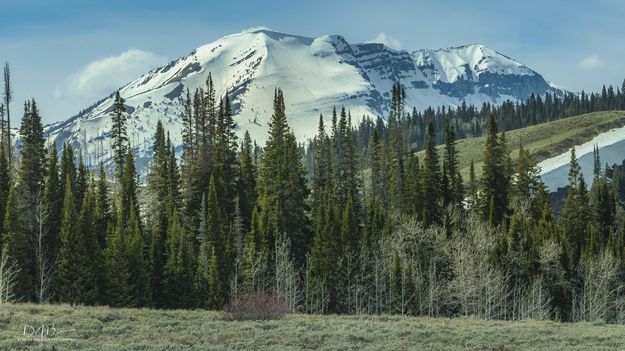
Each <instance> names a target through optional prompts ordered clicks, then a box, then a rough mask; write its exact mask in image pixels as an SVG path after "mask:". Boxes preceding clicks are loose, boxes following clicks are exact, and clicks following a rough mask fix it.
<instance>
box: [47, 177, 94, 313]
mask: <svg viewBox="0 0 625 351" xmlns="http://www.w3.org/2000/svg"><path fill="white" fill-rule="evenodd" d="M81 229H84V228H80V226H79V225H78V210H77V207H76V202H75V200H74V193H73V190H72V183H71V179H70V178H69V176H68V177H67V178H66V181H65V195H64V197H63V214H62V221H61V248H60V250H59V257H58V267H59V268H58V274H57V277H56V295H57V297H58V299H59V301H61V302H65V303H71V304H77V303H87V301H86V296H85V293H86V290H87V286H86V285H87V284H88V282H89V281H93V280H94V279H93V278H94V277H91V276H89V274H88V272H87V267H86V266H87V264H88V262H87V261H88V259H89V257H88V255H90V254H91V253H89V252H87V247H86V243H85V240H84V233H83V232H82V231H81Z"/></svg>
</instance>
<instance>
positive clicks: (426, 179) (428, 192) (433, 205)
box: [421, 121, 441, 227]
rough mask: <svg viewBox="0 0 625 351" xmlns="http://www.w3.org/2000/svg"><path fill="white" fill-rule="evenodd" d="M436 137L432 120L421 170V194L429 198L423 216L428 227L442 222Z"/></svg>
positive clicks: (424, 206)
mask: <svg viewBox="0 0 625 351" xmlns="http://www.w3.org/2000/svg"><path fill="white" fill-rule="evenodd" d="M435 138H436V135H435V133H434V124H433V123H432V121H430V123H429V125H428V135H427V140H426V143H425V158H424V161H423V169H422V170H421V194H422V196H423V199H427V201H424V203H423V214H422V215H421V218H422V221H423V225H424V226H426V227H427V226H430V225H433V224H439V223H441V204H440V199H441V194H440V192H441V183H440V179H441V175H440V169H439V162H438V152H437V150H436V144H435Z"/></svg>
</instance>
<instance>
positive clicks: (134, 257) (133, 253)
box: [124, 203, 152, 307]
mask: <svg viewBox="0 0 625 351" xmlns="http://www.w3.org/2000/svg"><path fill="white" fill-rule="evenodd" d="M124 229H125V238H124V239H125V240H126V245H125V246H126V250H125V253H126V262H127V265H128V273H129V277H128V278H129V280H128V286H129V293H130V300H129V305H128V307H143V306H149V305H150V304H151V299H152V295H151V291H150V277H149V270H148V264H147V263H146V259H145V255H144V252H145V247H144V240H143V237H142V235H141V230H140V227H139V216H138V215H137V212H136V210H135V206H134V204H133V203H131V204H130V213H129V216H128V219H127V221H126V227H125V228H124Z"/></svg>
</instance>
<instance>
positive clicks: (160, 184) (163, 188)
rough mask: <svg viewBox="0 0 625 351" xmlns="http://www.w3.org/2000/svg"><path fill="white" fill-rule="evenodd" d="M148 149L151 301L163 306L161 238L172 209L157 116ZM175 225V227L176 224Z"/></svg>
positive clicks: (163, 243) (163, 141) (163, 246)
mask: <svg viewBox="0 0 625 351" xmlns="http://www.w3.org/2000/svg"><path fill="white" fill-rule="evenodd" d="M152 152H153V155H154V156H153V164H152V166H151V168H150V173H149V175H148V190H149V196H150V201H149V202H148V212H147V214H148V225H149V230H150V248H149V260H150V272H151V274H150V277H151V288H152V298H153V302H154V304H155V305H156V306H159V307H164V306H165V305H167V298H166V297H165V296H164V294H163V291H164V287H163V274H164V265H165V257H164V255H165V240H166V238H167V235H168V234H167V233H168V230H170V228H169V227H170V226H171V223H169V222H170V216H171V213H170V212H171V211H172V210H174V209H173V208H172V204H170V202H171V201H170V200H171V199H170V197H169V172H168V169H169V164H168V161H169V160H168V157H167V155H168V152H169V150H167V149H166V143H165V131H164V129H163V125H162V123H161V121H160V120H159V121H158V122H157V124H156V134H155V136H154V145H153V147H152ZM177 225H179V224H177ZM175 229H176V230H179V228H175ZM174 295H175V294H174ZM174 295H172V296H174Z"/></svg>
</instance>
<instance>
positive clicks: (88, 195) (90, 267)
mask: <svg viewBox="0 0 625 351" xmlns="http://www.w3.org/2000/svg"><path fill="white" fill-rule="evenodd" d="M93 190H94V189H93V188H92V187H90V188H88V189H87V190H86V192H85V194H84V196H83V201H82V205H81V206H80V213H79V215H78V221H77V223H76V231H77V233H76V235H77V236H78V240H79V241H82V242H83V243H84V244H83V246H84V248H85V256H84V264H83V267H82V270H83V273H82V277H81V279H83V280H84V284H83V287H82V291H81V296H82V302H83V303H86V304H95V303H97V302H99V301H100V297H101V296H100V289H101V288H102V279H101V275H100V271H99V269H100V267H101V266H102V249H101V246H100V243H99V242H98V237H97V231H96V217H95V215H96V212H95V211H96V203H95V197H94V194H93ZM79 251H80V250H79Z"/></svg>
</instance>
